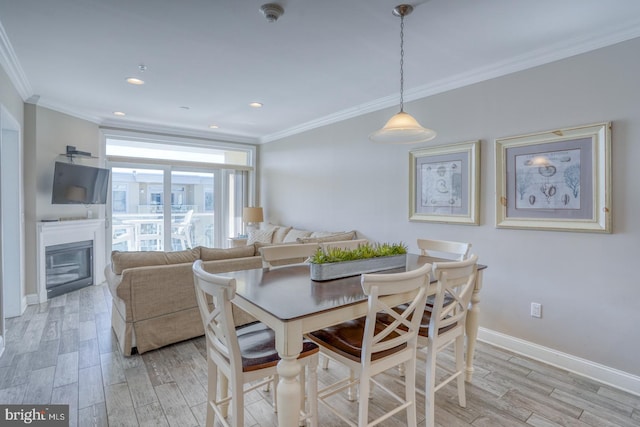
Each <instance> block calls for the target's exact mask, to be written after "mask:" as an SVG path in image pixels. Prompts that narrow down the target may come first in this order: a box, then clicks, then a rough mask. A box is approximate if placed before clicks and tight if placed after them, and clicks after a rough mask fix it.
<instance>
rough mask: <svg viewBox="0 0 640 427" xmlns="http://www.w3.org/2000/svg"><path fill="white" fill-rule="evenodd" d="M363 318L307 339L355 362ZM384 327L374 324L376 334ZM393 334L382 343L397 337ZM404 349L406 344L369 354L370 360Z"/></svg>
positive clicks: (325, 329)
mask: <svg viewBox="0 0 640 427" xmlns="http://www.w3.org/2000/svg"><path fill="white" fill-rule="evenodd" d="M365 320H366V319H365V318H364V317H361V318H359V319H355V320H350V321H348V322H344V323H340V324H338V325H334V326H331V327H328V328H324V329H320V330H318V331H313V332H311V333H310V334H309V335H308V336H309V339H310V340H312V341H313V342H315V343H316V344H318V345H320V346H322V347H325V348H327V349H329V350H331V351H333V352H335V353H338V354H340V355H342V356H344V357H346V358H348V359H351V360H353V361H355V362H359V361H360V360H361V357H362V339H363V337H364V327H365ZM383 329H384V325H383V324H381V323H376V333H378V332H379V331H382V330H383ZM397 336H398V334H396V333H395V332H393V333H391V334H389V335H388V336H387V337H386V338H385V339H384V340H383V341H386V340H389V339H392V338H395V337H397ZM405 347H406V344H402V345H400V346H397V347H394V348H391V349H389V350H385V351H380V352H377V353H373V354H371V360H378V359H381V358H383V357H386V356H388V355H390V354H393V353H395V352H397V351H399V350H402V349H404V348H405Z"/></svg>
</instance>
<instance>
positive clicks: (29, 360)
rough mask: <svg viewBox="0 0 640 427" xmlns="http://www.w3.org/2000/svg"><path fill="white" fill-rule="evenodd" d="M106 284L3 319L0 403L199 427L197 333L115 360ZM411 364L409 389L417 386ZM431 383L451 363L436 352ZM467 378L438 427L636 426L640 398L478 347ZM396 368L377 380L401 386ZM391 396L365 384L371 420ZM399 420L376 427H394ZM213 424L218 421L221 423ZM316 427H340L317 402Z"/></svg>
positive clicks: (442, 395)
mask: <svg viewBox="0 0 640 427" xmlns="http://www.w3.org/2000/svg"><path fill="white" fill-rule="evenodd" d="M109 298H110V296H109V291H108V289H107V287H106V285H104V284H103V285H100V286H92V287H87V288H83V289H81V290H78V291H75V292H71V293H68V294H65V295H61V296H59V297H56V298H53V299H52V300H50V301H48V302H47V303H44V304H39V305H31V306H28V307H27V309H26V311H25V313H24V314H23V315H22V316H20V317H16V318H11V319H7V320H6V323H5V326H6V335H5V339H6V348H5V352H4V354H3V355H2V357H0V403H5V404H26V403H29V404H45V403H51V404H68V405H69V411H70V420H69V421H70V423H69V425H70V426H72V427H87V426H88V427H102V426H104V427H107V426H111V427H112V426H133V427H135V426H144V427H146V426H154V427H155V426H180V427H183V426H203V425H204V423H205V418H206V397H207V394H206V387H207V378H206V377H207V361H206V342H205V340H204V338H203V337H199V338H195V339H192V340H188V341H185V342H182V343H177V344H175V345H172V346H167V347H165V348H162V349H159V350H155V351H151V352H147V353H145V354H144V355H138V354H135V355H133V356H131V357H124V356H123V355H122V354H121V353H120V350H119V348H118V345H117V340H116V338H115V334H114V333H113V331H112V330H111V313H110V310H111V301H110V299H109ZM422 363H423V362H421V361H420V360H418V364H417V365H418V378H417V379H416V385H417V387H418V388H421V387H422V384H424V367H423V365H422ZM439 363H440V367H439V368H438V369H437V371H436V377H438V378H439V377H442V376H443V375H444V370H443V368H445V369H446V368H451V367H452V366H453V363H454V361H453V357H452V355H451V354H450V353H445V354H443V355H441V356H439ZM474 367H475V372H474V377H473V381H472V383H469V384H467V385H466V392H467V406H466V408H462V407H460V406H459V405H458V400H457V393H456V389H455V386H454V385H453V384H449V385H447V386H446V387H444V388H443V389H442V390H440V391H439V392H438V393H437V394H436V399H435V403H436V411H435V419H436V425H437V426H438V427H500V426H503V427H522V426H527V427H532V426H534V427H559V426H562V427H632V426H633V427H638V426H640V397H639V396H635V395H633V394H630V393H627V392H624V391H621V390H617V389H615V388H612V387H610V386H608V385H604V384H600V383H598V382H597V381H594V380H592V379H589V378H584V377H581V376H579V375H576V374H573V373H569V372H566V371H564V370H562V369H559V368H556V367H553V366H549V365H545V364H544V363H541V362H538V361H535V360H531V359H528V358H526V357H523V356H520V355H517V354H514V353H511V352H509V351H505V350H503V349H500V348H496V347H492V346H490V345H487V344H484V343H482V342H479V343H478V345H477V349H476V358H475V360H474ZM346 373H347V371H346V369H345V368H344V367H341V366H340V365H338V364H337V363H336V362H331V363H330V364H329V369H327V370H324V369H318V381H319V384H320V387H322V385H326V384H328V383H330V382H332V381H335V380H336V379H338V378H341V377H342V376H344V375H346ZM398 379H399V378H398V377H397V371H393V372H391V373H390V375H389V376H385V377H384V378H380V381H381V382H382V383H383V384H385V386H387V387H390V388H391V389H393V390H402V385H401V384H399V383H398ZM271 393H272V390H271V391H269V392H266V391H264V390H261V389H260V390H254V391H252V392H250V393H248V394H247V396H246V398H245V410H244V413H245V426H251V427H272V426H275V425H277V416H276V414H275V413H274V411H273V408H272V406H271V399H272V394H271ZM332 402H334V405H335V406H336V407H337V408H338V409H339V410H340V411H343V412H346V413H349V414H352V415H354V414H355V413H356V408H357V404H356V402H350V401H348V400H346V398H345V397H344V396H343V395H337V396H334V397H332ZM389 404H390V402H389V399H388V398H387V396H386V395H384V394H383V393H382V392H380V391H379V390H376V389H375V388H374V390H373V394H372V398H371V400H370V405H371V408H370V412H371V416H372V417H373V416H376V415H379V414H382V413H383V412H384V410H385V409H387V408H388V407H389ZM417 408H418V426H419V427H424V426H425V417H424V397H423V396H422V395H419V396H418V397H417ZM405 418H406V417H405V415H404V414H398V415H397V416H395V417H392V418H391V419H389V420H387V421H385V422H383V423H382V424H381V426H382V427H403V426H405V425H406V421H405ZM215 425H216V426H220V425H221V424H220V423H219V421H217V422H216V424H215ZM319 425H320V426H321V427H341V426H343V425H344V423H343V422H342V421H341V420H340V419H339V418H337V417H336V416H335V415H334V414H332V413H331V412H330V411H329V410H328V409H326V408H324V407H323V406H320V408H319Z"/></svg>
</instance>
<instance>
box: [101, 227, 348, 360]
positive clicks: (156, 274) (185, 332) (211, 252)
mask: <svg viewBox="0 0 640 427" xmlns="http://www.w3.org/2000/svg"><path fill="white" fill-rule="evenodd" d="M267 227H269V228H271V229H273V232H272V233H271V234H270V240H269V241H267V237H265V236H262V237H260V238H258V239H256V238H255V237H258V236H257V235H256V236H253V237H254V239H252V240H253V243H252V244H250V245H247V246H241V247H237V248H230V249H217V248H207V247H202V246H199V247H197V248H194V249H190V250H185V251H177V252H119V251H113V252H112V254H111V263H110V264H109V265H107V266H106V268H105V277H106V279H107V283H108V286H109V291H110V292H111V296H112V298H113V304H112V310H111V326H112V328H113V330H114V332H115V334H116V337H117V339H118V344H119V346H120V350H121V351H122V354H124V355H126V356H129V355H131V352H132V349H134V348H137V351H138V353H144V352H147V351H149V350H153V349H156V348H160V347H163V346H165V345H169V344H173V343H176V342H179V341H183V340H187V339H190V338H194V337H197V336H201V335H203V334H204V329H203V326H202V320H201V318H200V313H199V311H198V305H197V301H196V296H195V290H194V285H193V273H192V270H191V267H192V264H193V262H195V261H196V260H197V259H201V260H202V261H203V264H204V268H205V270H207V271H208V272H211V273H225V272H229V271H238V270H247V269H253V268H261V267H262V258H261V257H260V248H261V247H262V246H265V245H273V244H282V243H295V242H301V241H304V242H313V241H315V242H318V243H321V242H328V241H339V240H350V239H353V238H355V237H356V232H355V231H350V232H346V233H325V232H322V233H321V232H316V233H312V232H307V231H304V230H297V229H293V228H291V227H282V226H273V225H268V226H266V227H265V228H264V229H267ZM284 230H287V231H286V233H285V232H283V231H284ZM292 231H293V235H291V236H289V238H287V236H288V235H289V233H291V232H292ZM258 234H259V233H258ZM265 235H269V233H268V232H267V233H265ZM293 236H295V238H294V237H293ZM251 237H252V236H250V238H251ZM291 239H294V240H291ZM296 261H297V260H296ZM234 319H235V321H236V324H239V325H240V324H244V323H247V322H250V321H252V320H253V319H252V318H251V317H250V316H249V315H248V314H246V313H244V312H242V311H241V310H239V309H235V307H234Z"/></svg>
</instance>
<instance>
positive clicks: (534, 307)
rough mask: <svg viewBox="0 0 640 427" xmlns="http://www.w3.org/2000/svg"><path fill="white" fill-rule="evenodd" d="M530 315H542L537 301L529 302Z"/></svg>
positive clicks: (540, 306) (540, 305)
mask: <svg viewBox="0 0 640 427" xmlns="http://www.w3.org/2000/svg"><path fill="white" fill-rule="evenodd" d="M531 317H538V318H540V317H542V304H540V303H537V302H532V303H531Z"/></svg>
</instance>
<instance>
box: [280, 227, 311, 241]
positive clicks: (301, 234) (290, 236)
mask: <svg viewBox="0 0 640 427" xmlns="http://www.w3.org/2000/svg"><path fill="white" fill-rule="evenodd" d="M309 236H311V232H310V231H307V230H298V229H297V228H292V229H291V230H289V232H288V233H287V235H286V236H284V239H283V240H282V243H297V241H298V239H303V238H305V237H309Z"/></svg>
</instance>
